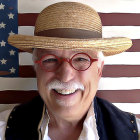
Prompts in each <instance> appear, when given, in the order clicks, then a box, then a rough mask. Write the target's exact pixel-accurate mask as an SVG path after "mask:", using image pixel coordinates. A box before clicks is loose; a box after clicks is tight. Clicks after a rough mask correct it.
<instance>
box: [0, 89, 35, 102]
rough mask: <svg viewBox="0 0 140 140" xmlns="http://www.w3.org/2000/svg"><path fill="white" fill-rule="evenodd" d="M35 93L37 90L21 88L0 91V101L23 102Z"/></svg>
mask: <svg viewBox="0 0 140 140" xmlns="http://www.w3.org/2000/svg"><path fill="white" fill-rule="evenodd" d="M37 95H38V92H37V91H35V90H29V91H28V92H27V91H22V90H8V91H6V90H5V91H0V103H1V104H15V103H24V102H27V101H30V100H31V99H32V98H34V97H35V96H37Z"/></svg>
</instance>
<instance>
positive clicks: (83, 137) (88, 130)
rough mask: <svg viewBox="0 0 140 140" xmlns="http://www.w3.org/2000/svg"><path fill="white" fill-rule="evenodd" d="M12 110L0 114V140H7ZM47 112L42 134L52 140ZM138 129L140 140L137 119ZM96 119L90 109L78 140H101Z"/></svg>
mask: <svg viewBox="0 0 140 140" xmlns="http://www.w3.org/2000/svg"><path fill="white" fill-rule="evenodd" d="M10 112H11V110H6V111H3V112H1V113H0V140H5V138H4V135H5V129H6V123H7V119H8V116H9V114H10ZM46 115H47V116H48V114H47V112H45V115H44V119H43V121H42V124H41V132H42V137H43V140H51V139H50V137H49V136H48V124H49V117H46ZM136 122H137V127H138V133H139V139H138V140H140V119H138V118H136ZM96 127H97V126H96V119H95V114H94V110H93V106H91V107H90V109H89V111H88V114H87V117H86V118H85V121H84V123H83V130H82V132H81V134H80V136H79V138H78V140H90V139H91V138H92V139H94V140H99V136H98V132H97V128H96Z"/></svg>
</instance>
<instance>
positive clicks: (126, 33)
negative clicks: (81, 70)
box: [18, 26, 140, 39]
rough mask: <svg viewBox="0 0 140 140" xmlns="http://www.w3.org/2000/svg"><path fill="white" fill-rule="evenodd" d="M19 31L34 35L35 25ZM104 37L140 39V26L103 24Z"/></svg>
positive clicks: (20, 28)
mask: <svg viewBox="0 0 140 140" xmlns="http://www.w3.org/2000/svg"><path fill="white" fill-rule="evenodd" d="M18 33H19V34H22V35H31V36H33V35H34V26H19V27H18ZM103 37H104V38H110V37H129V38H131V39H140V26H103Z"/></svg>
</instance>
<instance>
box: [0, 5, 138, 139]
mask: <svg viewBox="0 0 140 140" xmlns="http://www.w3.org/2000/svg"><path fill="white" fill-rule="evenodd" d="M8 41H9V43H10V44H11V45H13V46H15V47H17V48H20V49H22V50H26V51H28V52H32V53H33V61H34V63H35V66H34V67H35V71H36V76H37V86H38V91H39V94H40V97H41V98H40V97H36V98H35V99H33V100H32V101H31V102H29V103H26V104H23V105H20V106H17V107H15V108H14V109H13V110H12V111H10V115H9V116H8V119H7V121H6V120H5V121H3V125H1V133H0V135H1V136H2V139H4V138H5V139H6V140H28V139H29V140H38V139H39V140H99V139H100V140H138V131H139V130H140V128H139V124H140V121H139V120H138V119H136V118H135V116H134V115H133V114H130V113H126V112H123V111H121V110H119V109H118V108H116V107H115V106H113V105H112V104H110V103H108V102H107V101H104V100H102V99H99V98H97V97H96V96H95V95H96V91H97V88H98V83H99V80H100V78H101V75H102V69H103V65H104V61H103V54H104V55H105V56H109V55H114V54H117V53H121V52H123V51H125V50H126V49H128V48H130V47H131V45H132V43H131V40H130V39H128V38H109V39H104V38H102V25H101V21H100V18H99V16H98V14H97V13H96V12H95V11H94V10H93V9H92V8H91V7H89V6H87V5H84V4H81V3H76V2H60V3H56V4H53V5H51V6H49V7H47V8H45V9H44V10H43V11H42V12H41V13H40V15H39V17H38V18H37V21H36V25H35V36H25V35H13V36H10V37H9V39H8ZM6 113H9V112H6ZM4 115H5V114H4ZM4 115H3V116H4Z"/></svg>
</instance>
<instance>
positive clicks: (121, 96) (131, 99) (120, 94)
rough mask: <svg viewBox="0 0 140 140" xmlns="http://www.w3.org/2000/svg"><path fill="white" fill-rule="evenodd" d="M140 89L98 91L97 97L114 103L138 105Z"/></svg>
mask: <svg viewBox="0 0 140 140" xmlns="http://www.w3.org/2000/svg"><path fill="white" fill-rule="evenodd" d="M139 93H140V89H136V90H115V91H114V90H98V91H97V96H98V97H101V98H103V99H106V100H108V101H110V102H112V103H119V102H120V103H138V102H139V99H140V94H139Z"/></svg>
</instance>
